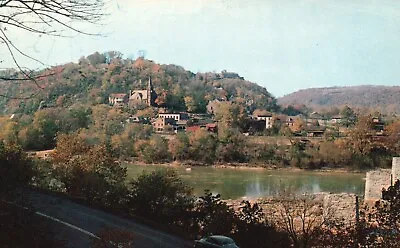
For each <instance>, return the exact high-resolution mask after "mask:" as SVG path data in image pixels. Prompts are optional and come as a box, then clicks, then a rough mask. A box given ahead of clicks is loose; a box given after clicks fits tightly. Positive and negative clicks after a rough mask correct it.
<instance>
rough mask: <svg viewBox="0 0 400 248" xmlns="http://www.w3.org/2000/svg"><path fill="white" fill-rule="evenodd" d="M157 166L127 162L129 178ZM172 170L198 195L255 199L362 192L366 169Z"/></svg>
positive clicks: (198, 168) (199, 168)
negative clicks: (348, 170) (323, 170)
mask: <svg viewBox="0 0 400 248" xmlns="http://www.w3.org/2000/svg"><path fill="white" fill-rule="evenodd" d="M160 167H161V166H154V165H151V166H148V165H146V166H140V165H128V166H127V168H128V178H135V177H137V176H138V175H140V174H141V173H142V172H143V171H147V172H149V171H152V170H155V169H157V168H160ZM161 168H164V167H161ZM175 170H177V172H178V174H179V175H180V176H181V178H182V179H183V180H184V181H185V182H187V183H188V184H189V185H190V186H192V187H193V190H194V193H195V195H198V196H199V195H202V194H203V192H204V190H205V189H209V190H210V191H211V192H213V193H219V194H221V197H222V199H240V198H242V199H254V198H260V197H267V196H274V195H278V194H282V193H285V192H290V193H296V194H302V193H309V194H313V193H319V192H331V193H343V192H346V193H356V194H358V195H360V196H363V195H364V184H365V180H364V178H365V173H350V172H315V171H290V170H266V169H251V168H249V169H246V168H245V169H239V168H213V167H193V168H192V169H191V170H190V171H189V170H185V168H181V167H178V168H175Z"/></svg>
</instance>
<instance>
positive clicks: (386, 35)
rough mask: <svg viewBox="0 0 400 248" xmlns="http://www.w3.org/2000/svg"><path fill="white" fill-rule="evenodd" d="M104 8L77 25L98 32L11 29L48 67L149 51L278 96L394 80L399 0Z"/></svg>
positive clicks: (398, 64) (202, 1)
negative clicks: (97, 18) (44, 33)
mask: <svg viewBox="0 0 400 248" xmlns="http://www.w3.org/2000/svg"><path fill="white" fill-rule="evenodd" d="M106 6H107V12H108V13H109V15H108V16H107V17H106V18H105V19H104V20H103V25H101V26H89V25H81V24H76V25H77V26H78V27H80V28H82V29H84V30H87V31H95V32H101V33H103V34H104V35H103V36H99V37H93V36H85V35H76V34H72V33H71V35H73V37H72V38H65V39H60V38H54V37H50V38H49V37H39V36H35V35H31V34H26V33H21V32H15V34H13V35H15V36H14V37H16V38H17V42H16V44H17V45H19V47H21V48H22V49H23V50H24V51H26V52H28V53H29V54H31V55H32V56H34V57H36V58H38V59H40V60H41V61H43V62H44V63H46V64H47V65H56V64H63V63H66V62H69V61H77V60H78V59H79V58H80V57H81V56H83V55H89V54H91V53H93V52H95V51H99V52H105V51H109V50H117V51H121V52H122V53H123V54H124V55H125V56H136V55H137V53H138V51H139V50H145V51H146V53H147V55H146V57H147V58H149V59H152V60H154V61H156V62H158V63H163V64H178V65H181V66H183V67H184V68H186V69H188V70H191V71H193V72H198V71H200V72H205V71H221V70H224V69H226V70H228V71H235V72H237V73H239V74H240V75H241V76H243V77H245V78H246V79H247V80H250V81H252V82H255V83H257V84H260V85H262V86H264V87H266V88H267V89H268V90H269V91H270V92H271V93H272V94H273V95H275V96H277V97H279V96H282V95H284V94H288V93H291V92H293V91H296V90H298V89H303V88H309V87H327V86H337V85H365V84H374V85H380V84H382V85H396V84H398V78H400V70H399V68H400V59H399V58H400V1H396V0H391V1H384V0H380V1H372V0H360V1H357V0H352V1H348V0H336V1H333V0H296V1H291V0H279V1H278V0H275V1H272V0H271V1H270V0H242V1H239V0H107V5H106ZM2 49H3V48H2ZM4 53H5V51H4V50H1V53H0V55H4ZM21 59H22V58H21ZM22 61H23V63H24V65H26V66H28V67H30V68H35V66H36V67H38V65H37V64H35V63H33V62H31V61H25V60H23V59H22ZM3 66H7V61H6V62H5V63H4V64H3Z"/></svg>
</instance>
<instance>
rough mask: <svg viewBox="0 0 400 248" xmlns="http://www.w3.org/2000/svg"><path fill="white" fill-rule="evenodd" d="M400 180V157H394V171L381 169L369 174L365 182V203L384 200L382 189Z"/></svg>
mask: <svg viewBox="0 0 400 248" xmlns="http://www.w3.org/2000/svg"><path fill="white" fill-rule="evenodd" d="M399 179H400V157H393V160H392V169H379V170H373V171H369V172H367V175H366V180H365V194H364V200H365V201H376V200H379V199H381V198H382V189H383V188H385V189H387V188H388V187H389V186H391V185H393V183H394V182H395V181H396V180H399Z"/></svg>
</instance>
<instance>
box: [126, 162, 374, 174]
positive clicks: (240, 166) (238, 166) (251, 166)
mask: <svg viewBox="0 0 400 248" xmlns="http://www.w3.org/2000/svg"><path fill="white" fill-rule="evenodd" d="M123 162H124V163H126V164H130V165H139V166H160V167H170V168H181V167H183V168H190V169H192V168H193V169H195V168H199V167H211V168H218V169H225V168H226V169H237V170H271V171H290V172H295V171H299V172H300V171H311V172H321V173H325V172H327V173H347V172H351V173H366V172H367V171H369V170H370V169H366V170H359V169H358V170H355V169H353V168H348V167H343V168H328V167H325V168H320V169H302V168H297V167H283V166H277V165H271V164H266V165H260V164H258V163H227V164H212V165H205V164H201V163H197V162H194V161H182V162H181V161H173V162H168V163H150V164H149V163H145V162H143V161H123Z"/></svg>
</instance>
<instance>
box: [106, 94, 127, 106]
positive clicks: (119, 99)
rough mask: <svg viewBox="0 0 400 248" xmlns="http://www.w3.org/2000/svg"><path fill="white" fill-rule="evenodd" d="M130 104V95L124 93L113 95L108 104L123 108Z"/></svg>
mask: <svg viewBox="0 0 400 248" xmlns="http://www.w3.org/2000/svg"><path fill="white" fill-rule="evenodd" d="M127 102H128V95H127V94H124V93H116V94H111V95H110V96H109V97H108V103H109V104H110V105H112V106H114V107H123V106H124V105H125V104H127Z"/></svg>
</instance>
